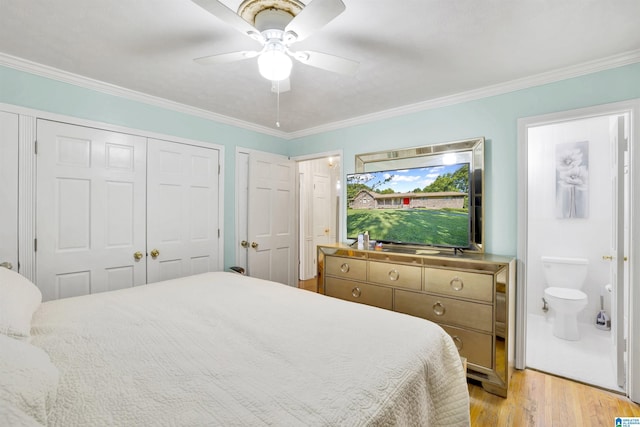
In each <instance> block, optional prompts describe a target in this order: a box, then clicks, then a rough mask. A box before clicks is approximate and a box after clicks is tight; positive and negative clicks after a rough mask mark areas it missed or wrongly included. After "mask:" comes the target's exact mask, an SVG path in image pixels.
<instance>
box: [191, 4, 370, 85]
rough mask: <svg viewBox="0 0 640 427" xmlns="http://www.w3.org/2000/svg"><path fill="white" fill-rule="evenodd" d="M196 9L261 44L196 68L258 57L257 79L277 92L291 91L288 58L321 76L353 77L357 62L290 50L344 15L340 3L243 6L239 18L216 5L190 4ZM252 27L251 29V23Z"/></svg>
mask: <svg viewBox="0 0 640 427" xmlns="http://www.w3.org/2000/svg"><path fill="white" fill-rule="evenodd" d="M192 1H193V2H194V3H196V4H197V5H199V6H200V7H202V8H203V9H205V10H206V11H208V12H209V13H211V14H212V15H214V16H216V17H217V18H219V19H220V20H222V21H224V22H226V23H227V24H229V25H231V26H232V27H234V28H235V29H236V30H238V31H240V32H241V33H243V34H245V35H247V36H249V37H251V38H252V39H254V40H256V41H258V42H259V43H261V44H262V49H261V50H254V51H246V50H245V51H238V52H230V53H222V54H217V55H210V56H204V57H201V58H196V59H194V61H196V62H197V63H199V64H204V65H209V64H222V63H227V62H234V61H240V60H244V59H250V58H255V57H258V69H259V71H260V74H261V75H262V76H263V77H265V78H266V79H268V80H271V81H272V82H273V83H272V84H273V85H274V86H272V89H273V88H274V87H275V86H276V85H277V87H278V92H284V91H286V90H288V88H289V81H288V78H289V75H290V73H291V67H292V61H291V58H293V59H296V60H297V61H299V62H301V63H303V64H306V65H310V66H312V67H317V68H321V69H323V70H327V71H332V72H335V73H340V74H345V75H354V74H355V73H356V72H357V70H358V66H359V64H358V62H356V61H353V60H350V59H346V58H342V57H339V56H335V55H330V54H327V53H322V52H316V51H311V50H305V51H293V50H291V49H290V46H291V45H292V44H294V43H295V42H297V41H300V40H304V39H306V38H307V37H309V36H310V35H311V34H312V33H313V32H315V31H317V30H319V29H320V28H322V27H324V26H325V25H327V24H328V23H329V22H331V21H332V20H333V19H334V18H336V17H337V16H338V15H340V14H341V13H342V12H343V11H344V10H345V5H344V3H343V2H342V0H312V1H311V2H309V4H307V5H306V6H305V5H304V4H303V3H301V2H300V1H299V0H245V1H243V2H242V4H240V6H239V8H238V13H236V12H234V11H233V10H231V9H229V8H228V7H227V6H225V5H224V4H223V3H222V2H221V1H219V0H192ZM250 22H253V25H252V24H251V23H250Z"/></svg>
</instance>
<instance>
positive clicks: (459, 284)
mask: <svg viewBox="0 0 640 427" xmlns="http://www.w3.org/2000/svg"><path fill="white" fill-rule="evenodd" d="M449 286H451V289H453V290H454V291H461V290H462V288H464V282H463V281H462V279H461V278H459V277H458V276H456V277H454V278H453V279H451V281H450V282H449Z"/></svg>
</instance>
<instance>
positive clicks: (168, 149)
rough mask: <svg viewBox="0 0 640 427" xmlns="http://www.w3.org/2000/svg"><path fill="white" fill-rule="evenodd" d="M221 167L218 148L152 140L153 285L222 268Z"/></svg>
mask: <svg viewBox="0 0 640 427" xmlns="http://www.w3.org/2000/svg"><path fill="white" fill-rule="evenodd" d="M218 165H219V151H218V150H217V149H213V148H205V147H200V146H193V145H188V144H181V143H176V142H170V141H162V140H156V139H149V141H148V177H147V200H148V205H147V213H148V217H147V233H148V234H147V252H148V254H149V257H148V259H147V274H148V281H149V282H156V281H160V280H168V279H173V278H177V277H182V276H188V275H192V274H199V273H205V272H207V271H217V270H221V269H222V266H221V265H219V259H220V254H219V242H220V238H219V236H218V229H219V227H220V225H219V221H220V218H219V214H218V212H219V203H220V201H219V173H218V168H219V166H218Z"/></svg>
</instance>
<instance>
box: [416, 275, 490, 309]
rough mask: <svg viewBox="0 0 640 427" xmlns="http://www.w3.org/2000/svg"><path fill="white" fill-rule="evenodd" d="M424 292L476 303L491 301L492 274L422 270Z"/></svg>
mask: <svg viewBox="0 0 640 427" xmlns="http://www.w3.org/2000/svg"><path fill="white" fill-rule="evenodd" d="M424 290H425V291H427V292H434V293H438V294H444V295H451V296H456V297H460V298H469V299H475V300H478V301H486V302H492V301H493V274H483V273H472V272H467V271H456V270H447V269H442V268H425V269H424Z"/></svg>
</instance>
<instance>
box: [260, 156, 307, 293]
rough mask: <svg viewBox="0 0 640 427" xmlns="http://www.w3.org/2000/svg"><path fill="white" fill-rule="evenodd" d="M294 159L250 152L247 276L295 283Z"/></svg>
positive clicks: (292, 284)
mask: <svg viewBox="0 0 640 427" xmlns="http://www.w3.org/2000/svg"><path fill="white" fill-rule="evenodd" d="M295 185H296V178H295V162H293V161H292V160H289V159H287V158H286V157H284V156H278V155H275V154H269V153H261V152H251V153H250V154H249V221H248V230H249V232H248V236H249V239H250V240H249V243H250V248H249V252H248V263H249V271H248V273H249V275H251V276H253V277H258V278H262V279H268V280H273V281H275V282H280V283H284V284H286V285H289V286H297V283H296V282H297V281H296V276H297V274H296V271H297V266H296V264H295V260H296V258H297V256H296V255H297V253H296V230H295V222H296V221H295V214H296V205H295Z"/></svg>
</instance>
